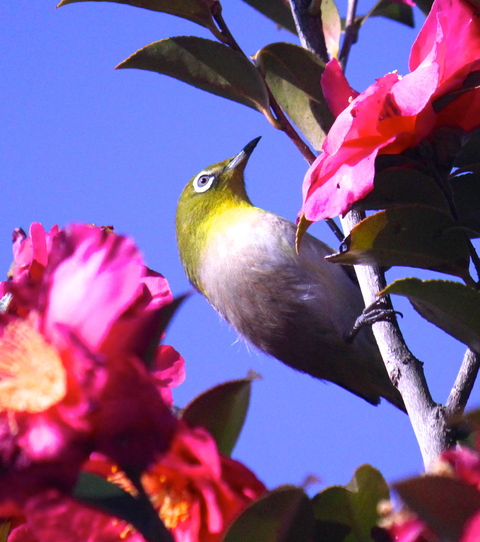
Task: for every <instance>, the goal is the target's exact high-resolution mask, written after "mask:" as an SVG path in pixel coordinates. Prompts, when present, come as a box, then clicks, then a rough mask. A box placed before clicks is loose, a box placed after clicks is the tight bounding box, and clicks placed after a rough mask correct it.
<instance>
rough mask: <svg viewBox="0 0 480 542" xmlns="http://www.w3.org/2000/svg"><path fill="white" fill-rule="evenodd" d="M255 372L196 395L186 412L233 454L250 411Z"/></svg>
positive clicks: (193, 422)
mask: <svg viewBox="0 0 480 542" xmlns="http://www.w3.org/2000/svg"><path fill="white" fill-rule="evenodd" d="M256 376H257V375H255V373H252V374H251V375H250V376H248V377H247V378H243V379H240V380H231V381H230V382H225V383H223V384H219V385H218V386H215V387H213V388H210V389H209V390H207V391H205V392H203V393H202V394H200V395H199V396H198V397H196V398H195V399H194V400H193V401H192V402H191V403H190V404H189V405H187V406H186V407H185V409H184V411H183V412H182V418H183V419H184V420H186V421H187V422H188V423H189V424H190V425H192V426H201V427H205V429H207V430H208V431H209V432H210V434H211V435H212V436H213V438H214V439H215V442H216V443H217V447H218V450H219V452H220V453H221V454H223V455H230V454H231V453H232V451H233V449H234V447H235V444H236V443H237V440H238V437H239V436H240V432H241V431H242V427H243V424H244V423H245V418H246V416H247V412H248V406H249V404H250V393H251V387H252V380H253V379H254V378H256Z"/></svg>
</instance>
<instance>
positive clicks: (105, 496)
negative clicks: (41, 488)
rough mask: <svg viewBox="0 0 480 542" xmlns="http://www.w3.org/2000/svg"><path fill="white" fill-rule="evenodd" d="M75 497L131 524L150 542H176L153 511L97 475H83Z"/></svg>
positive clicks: (76, 488)
mask: <svg viewBox="0 0 480 542" xmlns="http://www.w3.org/2000/svg"><path fill="white" fill-rule="evenodd" d="M72 496H73V497H74V498H75V499H76V500H78V501H80V502H83V503H84V504H87V505H88V506H92V507H94V508H98V509H99V510H102V511H103V512H106V513H107V514H111V515H113V516H116V517H119V518H121V519H123V520H125V521H126V522H127V523H130V524H131V525H133V526H134V527H135V528H136V529H137V530H138V531H139V532H140V533H141V534H142V535H143V537H144V538H145V540H147V541H148V542H173V537H172V535H171V534H170V532H169V531H168V530H167V529H166V527H165V526H164V524H163V523H162V521H161V520H160V518H159V516H158V514H156V513H155V510H154V509H153V507H151V506H147V505H146V504H145V503H144V502H142V501H141V500H139V499H136V498H135V497H133V496H132V495H130V493H127V492H126V491H124V490H123V489H122V488H121V487H119V486H118V485H116V484H112V483H111V482H109V481H108V480H106V479H105V478H103V477H101V476H99V475H97V474H93V473H91V472H81V473H80V475H79V477H78V480H77V484H76V486H75V488H74V490H73V494H72Z"/></svg>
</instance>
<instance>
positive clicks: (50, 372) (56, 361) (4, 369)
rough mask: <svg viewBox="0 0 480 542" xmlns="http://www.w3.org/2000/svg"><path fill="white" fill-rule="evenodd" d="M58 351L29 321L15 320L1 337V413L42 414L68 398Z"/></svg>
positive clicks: (63, 370)
mask: <svg viewBox="0 0 480 542" xmlns="http://www.w3.org/2000/svg"><path fill="white" fill-rule="evenodd" d="M66 387H67V383H66V374H65V368H64V366H63V363H62V360H61V358H60V356H59V354H58V352H57V350H56V349H55V348H54V347H53V346H52V345H51V344H49V343H48V342H47V341H46V340H45V338H44V337H43V336H42V335H41V334H40V333H39V332H38V331H37V330H36V329H35V328H34V327H33V326H32V324H31V322H29V321H28V320H14V321H12V322H11V323H9V324H8V325H7V327H6V328H5V330H4V332H3V335H2V336H1V337H0V409H3V410H9V411H17V412H19V411H20V412H31V413H35V412H42V411H44V410H46V409H48V408H49V407H51V406H52V405H54V404H56V403H58V402H59V401H61V400H62V399H63V398H64V397H65V393H66Z"/></svg>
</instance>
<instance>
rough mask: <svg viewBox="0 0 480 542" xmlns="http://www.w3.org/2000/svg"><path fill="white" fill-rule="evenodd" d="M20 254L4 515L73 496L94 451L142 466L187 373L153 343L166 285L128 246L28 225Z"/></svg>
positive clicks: (4, 389) (160, 439) (9, 347)
mask: <svg viewBox="0 0 480 542" xmlns="http://www.w3.org/2000/svg"><path fill="white" fill-rule="evenodd" d="M14 257H15V261H14V265H13V267H12V277H13V280H12V281H8V282H2V283H1V284H0V297H1V296H3V298H2V299H3V309H2V312H1V313H0V503H1V505H0V513H1V515H2V516H3V517H5V516H7V515H11V514H12V512H14V511H15V509H16V508H15V507H16V506H17V505H18V506H20V507H21V505H22V503H23V502H24V501H25V499H27V498H28V497H29V496H31V495H32V494H36V493H38V492H39V491H41V490H42V489H44V488H49V487H53V488H56V489H60V490H61V491H68V490H69V489H70V488H71V486H72V485H73V483H74V482H75V480H76V477H77V474H78V470H79V468H80V465H81V464H82V463H83V462H84V460H85V459H86V458H87V457H88V456H89V454H90V453H91V452H92V451H99V452H102V453H104V454H105V455H107V456H109V457H110V458H111V459H112V460H114V461H116V462H117V463H118V464H120V465H122V467H123V468H130V469H135V470H137V471H138V472H140V471H141V470H143V469H144V468H145V467H146V466H148V465H149V464H150V463H151V462H152V460H153V459H154V458H155V457H158V455H159V454H160V453H162V452H164V451H165V450H166V449H167V447H168V445H169V440H170V438H171V435H172V433H173V431H174V429H175V425H176V423H177V422H176V420H175V418H174V417H173V415H172V414H171V412H170V409H169V405H168V404H167V403H166V402H165V400H164V399H163V397H165V398H166V399H167V401H168V400H170V402H171V395H169V394H170V390H169V389H167V391H166V392H159V390H160V388H161V387H162V384H161V383H162V382H164V383H165V384H164V385H165V386H167V387H171V386H173V385H175V384H176V383H179V382H180V381H181V380H182V378H183V360H182V359H181V357H180V356H179V355H178V353H176V352H175V351H174V350H173V349H171V348H170V347H165V346H162V347H158V348H156V343H158V339H159V337H158V335H159V327H158V325H157V326H155V324H158V323H159V322H161V313H162V309H164V308H165V307H166V306H167V305H168V304H170V303H171V301H172V295H171V292H170V289H169V287H168V284H167V282H166V280H165V279H164V278H163V277H162V276H161V275H159V274H156V273H153V272H152V271H150V270H149V269H147V268H146V267H145V266H144V264H143V262H142V258H141V256H140V254H139V252H138V250H137V248H136V247H135V245H134V244H133V242H132V241H131V240H130V239H128V238H126V237H123V236H118V235H115V234H113V233H112V232H111V231H110V230H108V229H104V228H95V227H91V226H84V225H73V226H71V227H69V228H67V229H65V230H58V228H56V227H54V228H52V230H51V231H50V232H49V233H45V231H44V230H43V228H42V226H41V225H40V224H32V227H31V229H30V236H29V237H26V236H25V235H24V234H22V233H21V232H20V231H17V232H16V234H15V242H14ZM148 356H150V357H152V356H153V359H152V362H153V364H154V369H155V373H151V372H150V371H149V370H148V368H147V366H146V365H145V363H144V361H143V360H144V357H148ZM162 375H163V376H162ZM162 396H163V397H162Z"/></svg>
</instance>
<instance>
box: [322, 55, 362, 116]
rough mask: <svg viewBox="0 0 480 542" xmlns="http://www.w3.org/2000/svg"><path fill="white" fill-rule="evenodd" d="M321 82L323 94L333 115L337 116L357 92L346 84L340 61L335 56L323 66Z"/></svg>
mask: <svg viewBox="0 0 480 542" xmlns="http://www.w3.org/2000/svg"><path fill="white" fill-rule="evenodd" d="M321 82H322V90H323V95H324V96H325V99H326V100H327V103H328V107H329V108H330V111H331V112H332V113H333V114H334V115H335V117H338V115H340V113H341V112H342V111H343V110H344V109H345V108H346V107H348V105H349V104H350V102H351V101H352V100H353V99H354V98H356V97H357V96H358V94H359V93H358V92H357V91H356V90H353V88H351V87H350V85H349V84H348V81H347V78H346V77H345V75H344V73H343V70H342V67H341V66H340V62H339V61H338V60H337V59H336V58H332V59H331V60H330V61H329V62H328V63H327V65H326V66H325V71H324V72H323V74H322V80H321Z"/></svg>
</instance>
